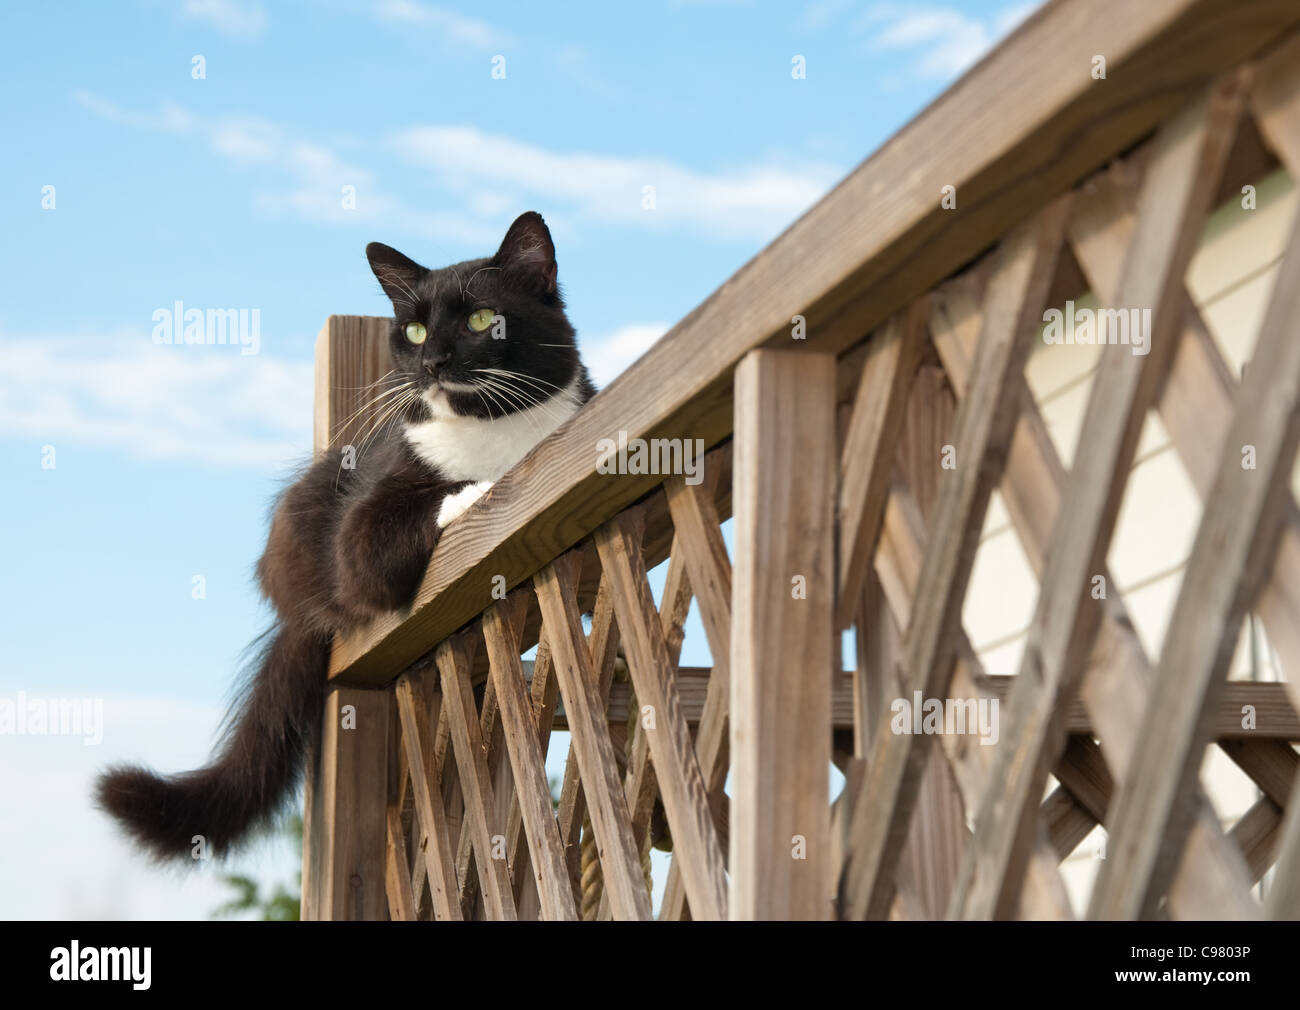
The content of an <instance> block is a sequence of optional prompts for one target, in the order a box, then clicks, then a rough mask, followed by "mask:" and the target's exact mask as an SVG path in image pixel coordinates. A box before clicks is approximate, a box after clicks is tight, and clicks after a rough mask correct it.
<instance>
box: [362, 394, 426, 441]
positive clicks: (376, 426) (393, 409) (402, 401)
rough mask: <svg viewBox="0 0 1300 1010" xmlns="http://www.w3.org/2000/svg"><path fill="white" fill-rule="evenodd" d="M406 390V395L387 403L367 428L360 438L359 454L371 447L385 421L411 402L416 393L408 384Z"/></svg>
mask: <svg viewBox="0 0 1300 1010" xmlns="http://www.w3.org/2000/svg"><path fill="white" fill-rule="evenodd" d="M405 392H406V394H407V395H406V396H399V397H397V398H396V399H395V400H393V401H392V402H390V403H389V404H387V405H386V406H385V408H384V410H383V411H381V412H380V413H379V414H378V415H377V416H376V418H375V419H374V420H373V421H372V422H371V424H370V426H369V427H368V428H367V429H366V433H365V434H364V435H363V436H362V437H361V438H360V439H359V444H358V446H357V455H358V456H360V455H361V454H362V453H363V452H365V450H366V449H367V448H369V446H370V444H371V443H372V442H373V441H374V440H375V438H376V437H377V436H378V434H379V431H380V428H381V426H382V425H383V424H384V422H385V421H388V420H390V419H391V418H392V417H393V416H395V415H396V414H398V413H400V412H401V411H402V410H403V408H405V406H406V405H407V404H408V403H410V402H411V397H412V396H414V395H415V394H414V391H413V387H410V386H408V387H407V388H406V389H405Z"/></svg>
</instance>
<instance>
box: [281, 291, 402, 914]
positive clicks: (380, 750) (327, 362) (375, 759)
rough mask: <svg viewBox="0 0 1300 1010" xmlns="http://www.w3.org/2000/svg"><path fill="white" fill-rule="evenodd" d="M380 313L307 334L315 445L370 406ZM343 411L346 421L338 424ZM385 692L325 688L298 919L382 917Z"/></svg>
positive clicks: (382, 323)
mask: <svg viewBox="0 0 1300 1010" xmlns="http://www.w3.org/2000/svg"><path fill="white" fill-rule="evenodd" d="M388 326H389V321H388V320H387V319H382V318H376V317H372V316H330V317H329V319H328V320H326V322H325V327H324V329H322V330H321V332H320V335H319V336H318V337H317V338H316V410H315V423H314V432H313V434H314V437H313V442H314V446H315V448H316V450H317V451H320V450H322V449H324V448H327V447H328V446H331V445H350V444H354V441H355V440H358V439H359V436H360V435H361V434H362V433H364V432H365V430H366V429H365V424H366V423H368V421H369V420H370V414H369V413H368V412H366V411H361V412H360V414H359V416H354V415H357V414H358V408H359V407H360V406H361V404H363V403H365V402H366V400H367V398H371V397H373V396H374V395H375V392H376V389H375V388H367V387H370V386H371V384H373V383H375V382H376V381H377V380H378V379H379V378H380V376H382V375H383V374H384V373H385V372H386V371H387V369H388ZM345 420H346V423H344V422H345ZM391 723H392V693H391V692H390V691H388V690H386V689H379V690H370V689H362V688H342V687H334V688H330V689H329V691H328V693H327V694H326V697H325V715H324V725H323V727H322V731H321V738H320V746H319V748H318V750H317V753H316V754H315V755H313V756H312V757H311V758H309V760H308V765H307V774H306V777H305V778H306V786H305V792H304V797H303V829H302V908H301V916H302V918H303V919H304V920H311V919H384V918H386V917H387V915H388V899H387V894H386V891H385V858H386V843H387V824H386V817H387V811H386V801H387V788H386V782H387V761H388V752H389V740H388V733H389V729H390V726H391Z"/></svg>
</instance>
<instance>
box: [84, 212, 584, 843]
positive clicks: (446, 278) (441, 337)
mask: <svg viewBox="0 0 1300 1010" xmlns="http://www.w3.org/2000/svg"><path fill="white" fill-rule="evenodd" d="M366 256H367V258H368V259H369V261H370V266H371V269H373V270H374V273H375V276H376V277H377V278H378V280H379V283H380V286H381V287H382V288H383V290H384V292H385V293H386V294H387V295H388V297H389V299H390V300H391V302H392V304H393V315H394V320H393V326H392V329H391V332H390V333H389V338H388V346H389V354H390V364H391V366H392V370H391V371H390V372H389V374H388V375H387V376H385V377H384V379H383V380H381V382H380V383H379V384H378V385H379V386H380V387H381V388H380V389H379V391H378V392H377V395H375V396H374V397H373V400H372V401H371V403H372V405H373V408H374V410H373V422H372V424H371V427H370V429H369V430H368V431H367V432H366V433H365V435H364V436H363V437H362V438H361V439H359V440H358V442H359V444H358V445H357V446H354V447H352V449H353V452H352V457H354V459H353V458H349V456H348V455H345V450H343V449H333V450H330V451H328V452H325V453H322V454H320V455H319V456H318V457H317V459H316V460H315V462H313V463H312V465H311V466H310V467H309V468H308V469H307V470H306V471H305V472H304V473H303V474H302V475H301V476H299V478H298V479H297V480H296V481H295V482H294V483H293V484H292V485H290V486H289V487H288V488H287V489H286V490H285V491H284V493H283V494H282V495H281V496H280V499H279V501H278V503H277V505H276V508H275V512H274V516H273V518H272V521H271V533H270V537H269V539H268V542H267V546H266V551H265V553H264V554H263V555H262V559H261V561H259V562H258V565H257V574H258V579H259V582H260V584H261V587H262V591H263V593H264V594H265V595H266V597H267V598H268V599H269V600H270V602H271V604H272V605H273V606H274V608H275V612H276V623H275V625H274V627H273V628H272V629H271V630H270V631H269V632H268V633H267V634H266V636H265V641H264V644H263V647H262V652H261V655H260V659H259V662H258V663H257V664H256V665H255V666H254V667H253V676H252V678H251V680H250V682H249V684H248V685H247V687H246V689H245V691H244V692H243V698H242V701H241V702H240V703H239V704H238V705H237V706H236V707H235V709H234V710H233V711H232V712H231V714H230V717H229V719H228V725H227V730H226V732H225V734H224V737H223V740H222V743H221V745H220V747H219V749H218V751H217V753H216V756H215V757H214V758H213V760H212V761H211V763H210V764H208V765H207V766H206V767H203V768H200V769H197V770H195V771H190V772H184V773H181V774H177V775H170V776H160V775H157V774H155V773H154V772H152V771H150V770H148V769H146V768H140V767H118V768H112V769H109V770H108V771H107V772H105V773H104V774H103V775H102V776H101V777H100V779H99V782H98V801H99V804H100V806H101V807H103V808H104V809H105V810H107V811H108V812H109V813H110V814H111V815H112V816H113V817H114V818H116V819H117V820H118V821H119V822H120V823H121V824H122V825H123V826H124V827H125V828H126V829H127V831H128V832H129V833H130V834H131V835H132V836H133V837H134V838H135V839H136V840H137V841H138V842H139V843H140V844H141V845H142V846H143V847H144V849H145V850H146V851H147V852H148V853H150V854H151V855H152V856H154V857H156V858H159V859H167V858H175V857H181V856H186V855H190V854H191V850H192V849H193V848H194V847H195V845H196V842H195V841H194V839H195V836H202V838H203V839H204V845H205V847H206V848H207V851H209V852H213V851H215V852H216V853H218V854H221V853H224V852H226V851H227V850H228V849H230V848H231V847H232V846H235V845H237V844H238V843H239V842H241V841H243V840H244V839H246V838H247V837H248V836H249V835H250V834H251V833H252V832H253V831H255V830H256V829H257V828H259V827H261V826H264V825H265V824H266V822H267V821H268V819H270V818H271V817H272V816H273V815H274V814H276V813H277V812H279V811H280V809H281V808H282V807H283V806H284V804H285V803H286V801H287V800H288V799H289V797H290V796H291V794H292V793H293V791H294V789H295V787H296V786H297V784H298V781H299V779H300V776H301V773H302V765H303V761H304V757H305V755H306V753H307V751H308V750H309V748H310V747H311V746H312V745H313V744H314V743H315V741H316V740H317V738H318V737H319V735H320V728H321V718H322V709H323V702H324V696H325V681H326V670H327V665H328V660H329V652H330V641H331V639H332V638H333V636H334V635H335V634H336V633H338V632H344V631H347V630H349V629H352V628H355V627H357V626H358V625H359V624H361V623H363V622H365V621H367V620H369V619H371V618H373V617H374V616H376V615H377V614H380V613H383V612H385V611H389V610H394V609H399V608H402V607H405V606H407V605H408V604H409V603H410V602H411V600H412V598H413V597H414V595H415V592H416V589H417V588H418V586H419V584H420V579H421V577H422V576H423V575H424V571H425V568H426V566H427V565H428V563H429V557H430V555H431V553H432V551H433V548H434V545H435V544H436V543H437V542H438V537H439V535H440V534H441V532H442V530H443V528H444V527H445V526H446V525H447V524H448V523H450V522H451V521H452V520H453V519H454V518H456V516H458V515H460V514H461V513H462V512H463V511H464V510H465V509H466V508H467V507H469V505H470V504H471V503H472V502H473V501H474V500H475V499H477V498H478V497H480V496H481V495H483V494H484V493H485V492H486V491H487V489H488V488H490V487H491V485H492V483H493V482H494V481H495V480H497V479H498V478H500V477H501V475H502V474H504V473H505V472H506V471H507V470H508V469H510V467H511V466H513V465H514V464H515V463H516V462H517V461H518V460H519V459H521V458H522V457H523V456H524V455H525V454H526V453H527V452H528V450H529V449H531V448H532V447H533V446H534V445H535V444H536V443H537V442H538V441H540V440H541V439H542V438H544V437H545V436H546V435H547V434H549V433H550V432H551V431H553V430H554V429H555V428H557V427H558V426H559V425H560V424H561V423H562V422H563V421H564V420H566V419H567V418H568V417H570V416H571V415H572V414H573V413H574V412H575V411H576V410H577V409H578V407H579V406H581V405H582V404H583V403H585V402H586V401H587V400H588V399H590V398H591V396H592V395H593V394H594V392H595V389H594V387H593V386H592V383H591V380H590V378H589V377H588V375H587V370H586V368H585V367H584V366H583V364H582V361H581V359H580V357H579V355H578V348H577V344H576V343H575V340H574V331H573V327H572V326H570V325H569V320H568V318H567V317H566V316H565V313H564V303H563V301H562V300H561V298H560V292H559V288H558V287H557V284H556V266H555V247H554V245H553V243H552V241H551V235H550V231H549V230H548V229H547V227H546V224H545V223H544V222H543V221H542V218H541V215H539V214H536V213H533V212H531V211H530V212H528V213H526V214H524V215H522V216H521V217H519V219H518V220H516V221H515V222H514V224H513V225H511V226H510V229H509V231H508V232H507V233H506V237H505V239H504V240H503V241H502V243H501V247H500V249H498V250H497V252H496V255H495V256H492V257H490V258H488V259H478V260H469V261H467V262H464V263H457V264H456V265H454V266H449V267H446V268H444V269H441V270H428V269H425V268H424V267H422V266H420V265H419V264H417V263H415V262H414V261H412V260H410V259H407V258H406V257H405V256H403V255H402V254H401V253H399V252H397V251H396V250H395V249H390V248H389V247H388V246H386V245H381V244H379V243H377V242H372V243H371V244H370V245H369V246H367V247H366Z"/></svg>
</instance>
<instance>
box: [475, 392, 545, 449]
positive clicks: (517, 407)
mask: <svg viewBox="0 0 1300 1010" xmlns="http://www.w3.org/2000/svg"><path fill="white" fill-rule="evenodd" d="M480 381H481V382H483V383H484V388H485V389H491V390H493V391H494V392H495V393H496V395H497V396H498V397H499V398H500V399H503V400H505V401H506V402H507V403H509V404H510V405H511V406H512V407H513V408H514V411H515V412H520V413H522V412H524V411H526V410H527V409H528V404H526V403H523V402H521V401H520V400H519V398H518V397H517V396H515V395H513V393H514V391H513V390H511V389H509V388H508V387H506V386H505V385H503V384H501V383H497V382H495V381H494V380H490V379H488V380H480ZM511 412H512V411H505V413H507V414H508V413H511ZM525 416H527V415H525ZM528 422H529V424H530V425H532V428H533V431H534V433H535V434H536V435H537V437H538V438H539V439H540V438H541V437H542V431H541V428H539V427H538V425H537V421H536V419H535V418H533V417H531V416H529V417H528Z"/></svg>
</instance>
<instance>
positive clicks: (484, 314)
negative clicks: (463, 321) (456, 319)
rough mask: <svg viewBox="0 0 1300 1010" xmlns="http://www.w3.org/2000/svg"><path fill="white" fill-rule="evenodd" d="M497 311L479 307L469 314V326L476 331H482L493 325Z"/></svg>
mask: <svg viewBox="0 0 1300 1010" xmlns="http://www.w3.org/2000/svg"><path fill="white" fill-rule="evenodd" d="M495 318H496V313H495V312H494V311H493V310H492V309H478V310H477V311H475V312H471V313H470V314H469V328H470V329H471V330H473V331H474V332H475V333H482V332H483V331H484V330H486V329H487V328H488V327H489V326H491V325H492V320H493V319H495Z"/></svg>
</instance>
